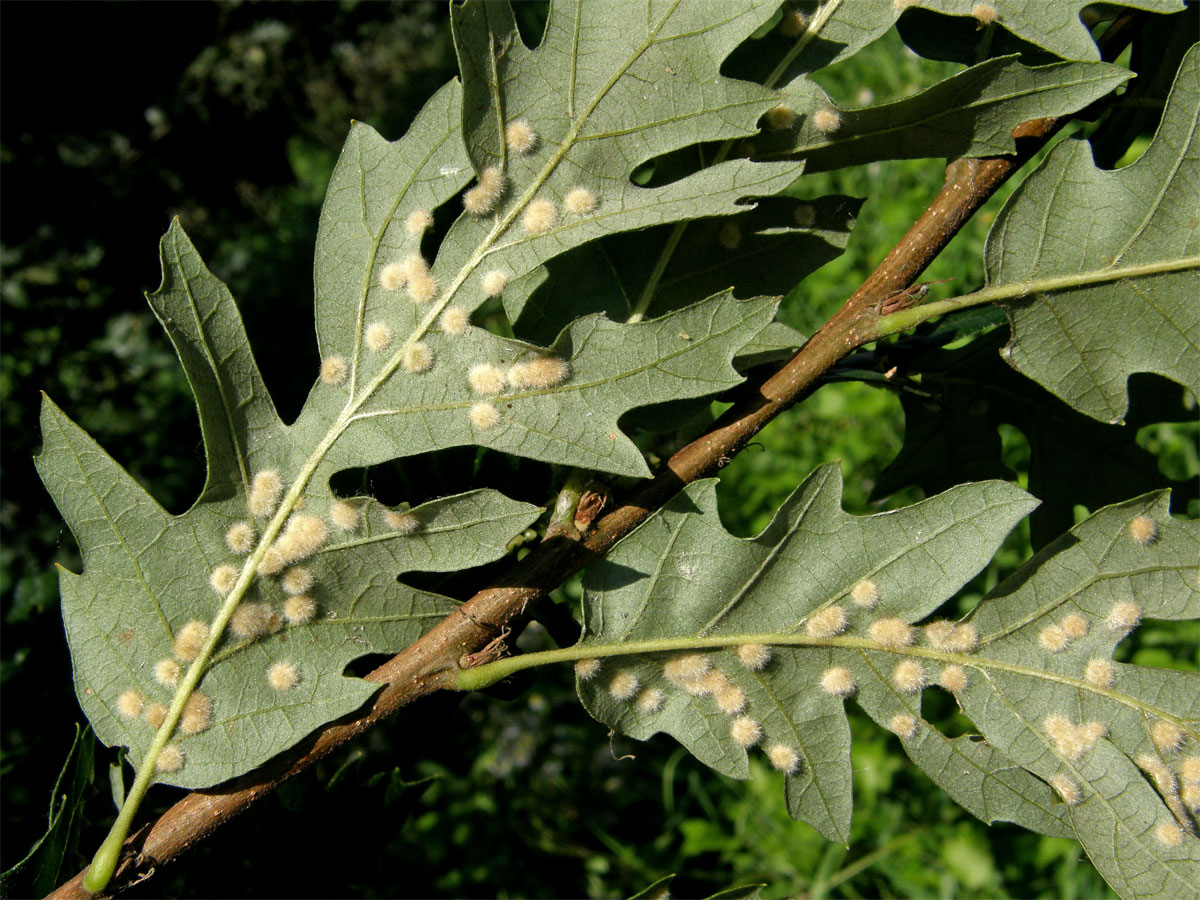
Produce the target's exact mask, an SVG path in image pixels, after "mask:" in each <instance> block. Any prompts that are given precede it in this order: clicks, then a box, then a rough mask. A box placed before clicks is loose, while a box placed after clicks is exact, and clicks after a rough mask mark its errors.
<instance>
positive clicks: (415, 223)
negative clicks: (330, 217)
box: [321, 119, 600, 431]
mask: <svg viewBox="0 0 1200 900" xmlns="http://www.w3.org/2000/svg"><path fill="white" fill-rule="evenodd" d="M504 139H505V143H506V144H507V147H508V150H509V152H510V153H512V154H514V155H516V156H524V155H526V154H528V153H531V152H533V150H534V149H536V148H537V146H538V136H537V133H536V132H535V131H534V129H533V127H532V126H531V125H530V124H529V123H528V122H527V121H525V120H524V119H514V120H512V121H510V122H509V123H508V124H507V126H506V127H505V131H504ZM508 186H509V184H508V176H507V175H506V174H505V173H504V172H503V171H502V170H501V169H500V168H499V167H497V166H490V167H488V168H485V169H484V170H483V171H482V172H481V173H480V174H479V179H478V182H477V183H476V184H475V186H473V187H471V188H470V189H469V190H467V191H466V192H465V193H464V194H463V208H464V209H465V210H466V211H467V213H468V214H470V215H472V216H476V217H482V216H487V215H491V214H492V213H494V212H496V210H497V209H498V207H499V205H500V202H501V200H502V199H503V197H504V195H505V193H506V191H507V190H508ZM599 205H600V201H599V198H598V197H597V196H596V194H595V192H594V191H592V190H591V189H589V188H586V187H584V186H582V185H576V186H575V187H572V188H571V189H569V190H568V191H567V192H566V194H565V195H564V196H563V198H562V207H563V209H564V210H565V211H566V213H567V214H568V215H571V216H575V217H582V216H589V215H591V214H592V213H594V212H595V211H596V210H597V208H598V207H599ZM558 221H559V207H558V205H557V204H556V202H555V201H554V200H551V199H547V198H545V197H537V198H534V199H532V200H530V201H529V202H528V203H527V204H526V206H525V210H524V212H523V214H522V216H521V226H522V228H523V229H524V230H525V231H526V232H527V233H528V234H529V235H531V236H533V235H540V234H544V233H546V232H549V231H550V230H551V229H553V228H554V227H555V226H556V225H557V224H558ZM432 224H433V214H432V212H431V211H430V210H427V209H419V210H415V211H413V212H411V213H409V214H408V216H407V217H406V218H405V230H406V231H407V232H408V233H409V234H410V235H411V236H413V237H414V238H418V239H419V237H420V235H422V234H423V233H424V232H425V230H426V229H428V228H429V227H430V226H431V225H432ZM509 277H510V276H509V273H508V272H505V271H504V270H502V269H491V270H489V271H487V272H485V273H483V275H482V277H481V278H480V282H479V285H480V288H481V289H482V292H483V294H484V295H485V296H487V297H498V296H500V295H501V294H502V293H503V292H504V289H505V288H506V287H507V286H508V282H509ZM378 283H379V285H380V286H381V287H382V288H383V289H384V290H385V291H400V290H402V289H404V290H406V291H407V293H408V296H409V299H410V300H412V302H413V303H415V304H425V303H430V302H432V301H434V300H436V299H437V297H438V292H439V290H440V288H439V285H438V281H437V279H436V278H435V277H434V275H433V274H432V272H431V270H430V266H429V263H428V261H427V260H426V259H425V258H424V257H423V256H422V255H421V253H420V252H419V247H418V249H417V250H416V251H414V252H411V253H409V254H408V255H407V256H404V257H403V258H400V259H393V260H391V261H388V262H385V263H383V265H382V266H381V268H380V270H379V276H378ZM438 323H439V325H440V326H441V329H442V331H443V332H444V333H445V334H447V335H449V336H451V337H458V336H461V335H463V334H465V333H466V332H467V329H468V328H469V326H470V316H469V314H468V313H467V312H466V310H465V309H462V308H461V307H457V306H448V307H446V308H445V309H444V310H442V312H441V313H440V315H439V316H438ZM394 341H395V332H394V330H393V328H392V326H391V325H390V324H388V323H387V322H384V321H375V322H370V323H368V324H366V325H365V326H364V332H363V339H362V343H363V345H364V346H365V347H366V348H367V350H368V351H370V352H372V353H383V352H385V351H389V350H391V348H392V346H393V343H394ZM399 352H400V358H399V362H400V365H401V366H402V367H403V368H404V370H405V371H406V372H408V373H410V374H413V375H420V374H423V373H425V372H428V371H429V370H430V369H431V368H432V367H433V365H434V361H435V359H434V351H433V349H432V348H431V347H430V346H429V344H427V343H426V342H424V341H421V340H416V339H412V340H409V341H408V342H407V343H405V344H404V345H403V346H402V347H401V348H400V351H399ZM569 374H570V369H569V367H568V364H567V363H566V361H564V360H561V359H557V358H554V357H542V358H539V359H534V360H530V361H526V362H522V363H518V364H517V365H514V366H512V367H510V368H508V369H507V370H504V369H502V368H501V367H499V366H495V365H493V364H490V363H479V364H477V365H474V366H472V367H471V369H470V371H469V372H468V376H467V380H468V382H469V383H470V385H471V387H472V388H473V389H474V390H475V391H476V392H477V393H482V394H489V395H495V394H499V393H501V392H502V391H504V390H505V389H507V388H511V389H514V390H539V389H540V390H545V389H547V388H550V387H554V386H556V385H559V384H561V383H562V382H563V381H565V380H566V379H567V377H568V376H569ZM349 375H350V365H349V364H348V363H347V361H346V360H345V358H344V357H341V356H336V355H331V356H326V357H325V358H324V359H323V360H322V362H321V381H322V382H324V383H325V384H328V385H330V386H334V387H337V386H341V385H343V384H345V382H346V379H347V378H348V377H349ZM469 418H470V422H471V425H472V426H473V427H474V428H475V429H476V430H479V431H487V430H489V429H491V428H495V427H496V426H497V425H499V424H500V423H501V422H502V421H503V416H502V415H501V413H500V411H499V410H498V409H497V408H496V407H495V406H494V405H493V404H492V403H490V402H479V403H475V404H474V405H472V407H471V409H470V412H469Z"/></svg>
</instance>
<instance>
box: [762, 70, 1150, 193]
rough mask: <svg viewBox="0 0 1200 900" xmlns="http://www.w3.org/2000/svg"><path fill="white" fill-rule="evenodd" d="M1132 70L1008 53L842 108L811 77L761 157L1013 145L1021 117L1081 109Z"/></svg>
mask: <svg viewBox="0 0 1200 900" xmlns="http://www.w3.org/2000/svg"><path fill="white" fill-rule="evenodd" d="M1130 77H1131V75H1130V73H1129V70H1128V69H1124V68H1121V67H1119V66H1112V65H1109V64H1107V63H1101V62H1095V63H1086V62H1063V63H1053V64H1051V65H1047V66H1036V67H1029V66H1023V65H1021V64H1020V63H1019V62H1018V61H1017V58H1016V57H1015V56H1005V57H1001V58H999V59H989V60H987V61H986V62H982V63H980V64H979V65H977V66H972V67H971V68H969V69H967V70H966V71H963V72H959V73H958V74H957V75H954V76H952V77H950V78H947V79H946V80H945V81H942V82H939V83H938V84H935V85H934V86H933V87H931V88H928V89H926V90H924V91H922V92H920V93H919V94H916V95H914V96H912V97H906V98H905V99H903V100H896V101H894V102H892V103H884V104H881V105H879V106H872V107H867V108H865V109H837V107H835V106H834V105H833V104H832V103H831V101H830V99H829V97H828V95H827V94H826V93H825V91H824V90H823V89H822V88H820V87H819V86H818V85H817V84H816V83H815V82H812V81H810V80H808V79H807V78H803V79H800V80H798V81H796V82H793V83H792V84H791V85H789V86H788V87H787V88H785V90H784V101H783V102H784V103H785V104H786V105H787V106H788V107H789V108H790V109H792V110H793V111H794V112H795V113H797V114H798V115H799V116H800V118H799V119H798V120H797V122H796V124H795V125H794V126H793V127H791V128H789V129H786V130H782V131H778V132H768V133H767V134H766V135H764V136H763V138H761V139H760V140H759V141H758V142H757V144H758V149H757V151H756V158H765V159H769V158H774V157H779V156H783V155H791V156H794V157H796V158H801V159H803V160H804V161H805V171H806V172H821V171H826V170H829V169H838V168H844V167H846V166H853V165H860V164H863V163H868V162H873V161H875V160H881V159H920V158H927V157H939V156H941V157H947V158H950V159H954V158H957V157H960V156H998V155H1003V154H1006V153H1013V152H1014V151H1015V149H1016V144H1015V142H1014V141H1013V137H1012V130H1013V128H1015V127H1016V126H1017V125H1018V124H1020V123H1021V122H1024V121H1026V120H1028V119H1033V118H1038V117H1040V116H1060V115H1065V114H1067V113H1071V112H1075V111H1077V110H1080V109H1082V108H1083V107H1085V106H1087V105H1088V104H1089V103H1092V102H1093V101H1095V100H1097V99H1099V98H1100V97H1103V96H1104V95H1105V94H1108V93H1111V92H1112V91H1113V90H1115V89H1116V88H1118V87H1120V86H1121V85H1122V84H1124V83H1125V82H1126V81H1127V80H1128V79H1129V78H1130ZM831 110H833V111H835V112H836V117H837V121H838V124H837V127H836V128H832V129H831V128H829V127H828V124H827V122H826V121H825V120H824V119H822V115H824V116H826V117H828V116H829V111H831ZM818 111H822V112H818ZM818 126H820V127H818Z"/></svg>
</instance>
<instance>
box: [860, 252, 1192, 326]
mask: <svg viewBox="0 0 1200 900" xmlns="http://www.w3.org/2000/svg"><path fill="white" fill-rule="evenodd" d="M1196 268H1200V256H1184V257H1181V258H1179V259H1171V260H1165V261H1163V262H1153V263H1144V264H1142V265H1140V266H1120V267H1116V268H1111V269H1100V270H1097V271H1092V272H1082V273H1080V274H1077V275H1060V276H1058V277H1055V278H1041V279H1038V280H1035V281H1022V282H1017V283H1014V284H1002V285H998V286H997V287H990V288H984V289H983V290H981V291H976V292H975V293H973V294H963V295H962V296H961V297H951V298H950V299H949V300H936V301H934V302H933V303H926V304H925V305H924V306H914V307H913V308H912V309H902V310H900V311H899V312H894V313H891V314H889V315H886V316H880V317H879V319H878V321H877V323H876V328H875V337H876V338H881V337H887V336H888V335H889V334H896V333H898V332H901V331H907V330H908V329H910V328H913V327H915V326H917V325H919V324H921V323H922V322H925V321H928V320H929V319H933V318H936V317H937V316H944V315H946V314H947V313H952V312H957V311H958V310H960V309H968V308H969V307H972V306H982V305H983V304H985V303H995V302H997V301H999V300H1012V299H1016V298H1021V297H1028V296H1030V295H1033V294H1052V293H1055V292H1056V291H1066V290H1071V289H1073V288H1081V287H1087V286H1089V285H1096V284H1110V283H1112V282H1114V281H1120V280H1122V279H1124V278H1143V277H1146V276H1150V275H1165V274H1167V273H1170V272H1180V271H1184V270H1187V269H1196Z"/></svg>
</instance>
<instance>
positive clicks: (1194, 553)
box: [572, 465, 1200, 898]
mask: <svg viewBox="0 0 1200 900" xmlns="http://www.w3.org/2000/svg"><path fill="white" fill-rule="evenodd" d="M840 493H841V484H840V477H839V476H838V470H837V467H836V465H830V466H825V467H823V468H822V469H819V470H817V472H815V473H814V474H813V475H812V476H810V477H809V479H808V480H807V481H806V482H805V483H804V484H803V485H801V486H800V488H799V489H798V490H797V491H796V493H795V494H793V496H792V497H791V498H789V499H788V501H787V502H785V504H784V505H783V507H782V508H781V509H780V511H779V513H778V514H777V516H776V518H775V520H774V521H773V522H772V523H771V524H770V525H769V526H768V527H767V528H766V529H765V530H764V531H763V533H762V534H760V535H759V536H758V537H756V538H753V539H748V540H739V539H736V538H733V537H732V536H730V535H729V534H728V533H727V532H726V531H725V530H724V528H723V527H722V526H721V524H720V522H719V519H718V514H717V509H716V503H715V498H714V494H713V486H712V484H711V483H703V484H695V485H692V486H690V487H689V488H687V489H685V491H683V492H682V493H681V494H680V495H679V496H677V497H676V498H675V499H674V500H673V501H672V502H671V503H670V504H668V505H667V506H666V507H664V508H663V509H662V510H661V511H660V512H659V513H657V514H656V515H655V516H654V517H653V518H651V519H650V520H648V521H647V522H646V523H645V524H644V525H643V526H642V527H641V528H640V529H638V531H636V532H634V533H633V534H632V535H630V536H629V537H628V538H626V539H625V540H624V541H623V542H622V543H621V544H620V545H619V546H618V547H617V548H616V549H615V550H614V551H613V553H611V554H610V555H609V556H608V557H607V558H606V559H605V560H604V561H603V562H602V563H601V564H599V565H597V566H594V567H592V568H591V569H589V570H588V572H587V574H586V575H585V582H584V585H585V597H584V616H585V634H584V637H583V638H582V639H581V641H580V644H579V645H578V646H577V647H576V648H574V649H573V651H572V656H578V657H583V658H585V659H597V660H600V665H599V667H598V669H597V668H590V666H592V664H591V663H583V664H582V665H581V666H580V667H579V668H577V674H578V683H579V691H580V695H581V697H582V698H583V701H584V704H585V705H586V706H587V708H588V710H589V711H590V712H591V713H592V714H593V715H594V716H596V717H597V718H598V719H600V720H601V721H602V722H604V723H605V724H607V725H609V726H610V727H612V728H614V729H617V730H619V731H620V732H622V733H624V734H627V735H629V736H631V737H634V738H638V739H643V740H644V739H647V738H649V737H650V736H651V735H653V734H655V733H656V732H660V731H662V732H667V733H669V734H671V735H673V736H674V737H675V738H676V739H677V740H679V741H680V742H681V743H682V744H684V746H686V747H687V748H688V749H689V750H690V751H691V752H692V753H693V754H694V755H695V756H697V757H698V758H699V759H700V760H702V761H703V762H705V763H706V764H708V765H710V766H712V767H713V768H714V769H716V770H717V771H720V772H722V773H724V774H726V775H730V776H733V777H746V775H747V771H748V767H747V749H746V746H747V745H749V747H750V750H749V752H754V753H758V752H765V753H766V755H767V757H768V759H769V760H770V761H771V762H772V764H773V765H775V767H776V768H780V769H782V770H783V771H784V772H785V773H786V774H787V779H786V785H787V802H788V809H789V811H790V812H791V813H792V815H793V816H795V817H797V818H801V819H804V820H805V821H807V822H809V823H810V824H812V825H813V826H814V827H816V828H817V829H818V830H819V831H821V832H822V834H825V835H826V836H827V837H829V838H831V839H835V840H840V841H843V842H844V841H845V840H846V838H847V834H848V829H849V821H850V810H851V798H850V790H851V772H850V731H849V727H848V725H847V722H846V718H845V715H844V711H843V706H842V704H843V702H844V699H843V697H850V696H852V697H853V699H854V701H855V702H857V703H858V704H859V706H861V707H862V708H863V710H864V711H865V712H867V714H868V715H870V716H871V718H873V719H874V720H875V721H876V722H878V723H879V724H880V725H881V726H882V727H884V728H886V729H888V730H890V731H892V732H894V733H896V734H897V735H898V737H899V738H900V740H901V742H902V745H903V746H904V749H905V751H906V752H907V753H908V755H909V756H910V758H912V760H913V761H914V762H915V763H917V765H918V766H920V767H921V768H922V769H923V770H925V772H926V773H927V774H928V775H929V776H930V777H931V778H932V779H933V780H934V781H935V782H937V783H938V784H939V785H940V786H941V787H942V788H943V789H945V790H946V791H947V792H948V793H949V794H950V795H951V796H952V797H953V798H954V799H955V800H956V801H958V802H959V803H961V804H962V805H963V806H964V807H965V808H966V809H968V810H969V811H971V812H972V813H974V814H975V815H977V816H979V817H980V818H982V819H983V820H984V821H988V822H991V821H995V820H998V819H1003V820H1007V821H1013V822H1016V823H1018V824H1020V825H1022V826H1024V827H1026V828H1030V829H1033V830H1035V831H1040V832H1042V833H1044V834H1049V835H1057V836H1072V835H1077V836H1078V837H1079V838H1080V840H1081V841H1082V842H1083V844H1084V847H1085V849H1086V850H1087V852H1088V854H1089V856H1091V858H1092V859H1093V861H1094V862H1095V863H1096V865H1097V867H1098V868H1099V869H1100V870H1101V872H1102V874H1104V875H1105V877H1106V878H1108V879H1109V881H1110V883H1111V884H1113V886H1114V888H1115V889H1116V890H1118V892H1120V893H1121V894H1122V895H1123V896H1126V897H1155V898H1157V897H1163V898H1165V897H1173V896H1190V895H1191V894H1190V893H1189V891H1192V890H1193V888H1192V887H1189V885H1194V884H1196V883H1198V882H1197V881H1196V875H1197V874H1198V870H1197V867H1196V863H1197V861H1198V860H1200V841H1198V840H1197V839H1196V837H1195V833H1194V825H1193V824H1192V823H1191V821H1190V819H1189V817H1188V815H1187V813H1186V811H1185V809H1184V806H1183V803H1182V801H1181V800H1180V794H1179V784H1180V778H1181V777H1195V773H1194V772H1191V770H1189V769H1186V768H1185V767H1181V756H1183V755H1190V756H1191V757H1193V758H1195V754H1196V749H1197V743H1196V742H1197V740H1198V739H1200V731H1198V729H1200V676H1198V675H1197V674H1196V673H1188V672H1178V671H1171V670H1160V669H1151V668H1148V667H1141V666H1132V665H1125V664H1119V663H1114V662H1112V652H1113V649H1114V647H1115V646H1116V645H1117V643H1118V642H1119V641H1120V640H1121V639H1122V638H1123V637H1124V636H1125V635H1126V634H1127V633H1128V632H1129V631H1130V630H1132V628H1134V627H1136V625H1137V623H1138V622H1139V621H1140V620H1141V619H1142V618H1143V617H1147V618H1158V619H1193V618H1196V617H1198V616H1200V566H1198V565H1197V563H1198V561H1200V523H1196V522H1185V521H1179V520H1174V519H1172V518H1171V517H1170V514H1169V510H1168V497H1167V496H1166V494H1165V493H1160V494H1154V495H1147V496H1145V497H1142V498H1138V499H1136V500H1131V501H1128V502H1126V503H1122V504H1119V505H1116V506H1110V507H1107V508H1105V509H1104V510H1101V511H1100V512H1098V513H1096V514H1095V515H1093V516H1092V517H1091V518H1089V519H1088V520H1087V521H1085V522H1083V523H1082V524H1080V525H1079V526H1077V527H1076V528H1074V529H1072V531H1071V532H1069V533H1068V534H1066V535H1064V536H1063V537H1062V538H1060V539H1059V540H1058V541H1057V542H1055V543H1054V544H1053V545H1051V546H1050V547H1048V548H1046V550H1045V551H1043V552H1042V553H1041V554H1039V555H1038V556H1036V557H1035V558H1034V559H1033V560H1031V561H1030V562H1029V563H1028V564H1026V566H1025V567H1023V568H1022V569H1021V570H1019V571H1018V572H1017V573H1016V574H1015V575H1014V576H1013V577H1012V578H1010V579H1009V580H1008V581H1006V582H1005V583H1003V584H1001V585H1000V586H999V587H997V588H996V589H995V590H993V591H992V592H991V593H990V594H989V595H988V596H987V597H986V598H984V600H983V601H982V602H981V603H980V604H979V605H978V606H977V607H976V609H975V610H974V611H973V613H972V614H971V616H970V617H969V618H968V620H967V621H966V622H959V623H949V622H945V621H944V620H943V621H941V622H938V623H928V624H927V625H926V627H924V628H919V629H912V630H909V627H908V625H907V624H905V623H916V622H919V621H920V620H922V619H923V618H924V617H925V616H927V615H929V613H931V612H932V611H933V610H934V609H935V608H936V607H938V606H939V605H940V604H941V603H942V602H943V601H944V600H946V599H947V598H948V597H950V596H951V595H953V594H954V593H955V591H957V590H958V589H959V588H960V587H961V586H962V585H963V584H964V583H965V582H966V581H967V580H968V579H969V578H970V577H971V576H972V575H973V574H974V573H975V572H976V571H978V570H979V569H980V568H981V567H982V566H983V565H984V564H985V563H986V562H987V561H988V559H989V558H990V556H991V554H992V553H993V552H994V550H995V549H996V547H997V546H998V545H999V543H1000V541H1001V540H1002V539H1003V537H1004V535H1005V534H1006V533H1007V532H1008V531H1009V529H1011V528H1012V527H1013V525H1014V524H1015V523H1016V522H1017V521H1018V520H1019V519H1020V518H1021V517H1022V516H1023V515H1025V514H1026V513H1028V512H1029V511H1030V509H1031V508H1032V507H1033V506H1034V505H1035V501H1033V500H1032V499H1031V498H1030V497H1029V496H1028V495H1027V494H1025V493H1024V492H1022V491H1020V490H1019V489H1017V488H1015V487H1013V486H1011V485H1008V484H1006V483H1002V482H982V483H976V484H966V485H959V486H958V487H955V488H952V489H950V490H949V491H946V492H945V493H943V494H939V495H937V496H935V497H931V498H930V499H928V500H925V501H923V502H921V503H918V504H916V505H914V506H910V507H905V508H903V509H899V510H895V511H892V512H888V513H882V514H878V515H874V516H867V517H855V516H850V515H848V514H846V513H845V512H843V511H842V510H841V509H840ZM867 582H869V586H866V585H867ZM952 628H957V629H958V630H957V631H954V632H952V631H950V629H952ZM746 645H751V646H754V645H757V646H759V647H769V648H770V649H771V651H773V652H772V653H771V654H770V656H769V659H768V661H766V662H765V663H764V664H761V665H760V664H758V663H754V662H752V659H751V658H750V657H748V656H743V654H744V653H745V649H744V648H745V647H746ZM696 660H700V661H701V662H696ZM689 661H691V662H689ZM689 664H691V665H693V669H694V671H695V672H699V673H700V674H698V675H697V674H692V675H688V674H687V669H685V668H684V667H685V666H686V665H689ZM673 667H674V668H673ZM714 673H719V674H714ZM836 678H841V679H843V681H842V683H841V684H840V685H839V684H838V682H837V681H836V680H835V679H836ZM934 685H936V686H937V689H941V690H947V691H949V692H951V693H952V694H953V696H954V697H955V699H956V700H957V701H958V703H959V705H960V707H961V708H962V710H963V712H964V713H965V714H966V715H967V716H968V717H970V719H971V720H972V721H973V722H974V723H975V725H976V727H977V728H979V730H980V732H981V735H982V736H980V735H973V734H967V735H962V736H959V737H954V738H951V737H949V736H948V735H946V734H943V733H942V732H940V731H939V730H938V728H937V727H936V726H935V725H934V724H933V723H932V722H930V721H928V720H925V719H924V718H923V717H922V712H921V697H922V693H923V690H924V689H927V688H932V687H933V686H934ZM1055 717H1062V718H1061V721H1060V720H1056V719H1055ZM747 720H748V721H749V722H750V724H749V725H747V724H746V721H747ZM1056 723H1057V724H1056ZM1063 723H1065V725H1064V724H1063ZM1089 723H1098V724H1089ZM1060 726H1061V727H1060ZM746 728H749V729H750V730H749V731H745V730H744V729H746ZM1064 728H1065V731H1064ZM739 729H743V730H741V731H739ZM1089 735H1090V737H1089ZM1189 765H1192V763H1189ZM1139 767H1140V768H1139ZM1181 772H1182V773H1183V774H1182V775H1181V774H1180V773H1181ZM1189 772H1191V774H1190V775H1189V774H1188V773H1189ZM1155 773H1165V774H1164V775H1163V779H1162V781H1161V785H1162V787H1163V789H1162V790H1161V791H1160V792H1156V790H1155V787H1154V779H1155ZM1147 779H1149V780H1147ZM1052 786H1053V787H1052ZM1160 793H1161V796H1160ZM1176 827H1179V829H1180V830H1178V831H1175V830H1173V829H1175V828H1176Z"/></svg>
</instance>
